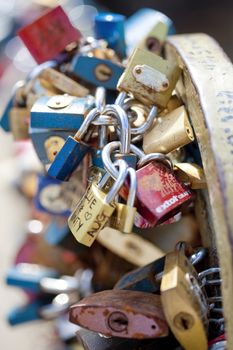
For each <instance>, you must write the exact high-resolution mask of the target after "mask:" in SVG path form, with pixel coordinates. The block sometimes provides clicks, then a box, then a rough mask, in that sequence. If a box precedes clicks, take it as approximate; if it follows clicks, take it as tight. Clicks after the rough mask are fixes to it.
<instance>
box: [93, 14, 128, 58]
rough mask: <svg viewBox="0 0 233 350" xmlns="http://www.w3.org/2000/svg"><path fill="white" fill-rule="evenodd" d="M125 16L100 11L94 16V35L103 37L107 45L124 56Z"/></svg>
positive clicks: (98, 37)
mask: <svg viewBox="0 0 233 350" xmlns="http://www.w3.org/2000/svg"><path fill="white" fill-rule="evenodd" d="M124 25H125V16H123V15H121V14H118V13H111V12H100V13H98V14H97V15H96V16H95V37H96V39H104V40H105V41H107V43H108V47H110V48H111V49H113V50H114V51H116V53H117V54H118V55H119V56H120V57H121V58H124V57H125V56H126V45H125V28H124Z"/></svg>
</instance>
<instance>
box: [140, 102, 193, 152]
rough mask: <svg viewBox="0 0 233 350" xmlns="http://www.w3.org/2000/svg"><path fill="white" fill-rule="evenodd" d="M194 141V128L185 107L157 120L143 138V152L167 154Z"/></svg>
mask: <svg viewBox="0 0 233 350" xmlns="http://www.w3.org/2000/svg"><path fill="white" fill-rule="evenodd" d="M193 140H194V135H193V130H192V126H191V124H190V122H189V119H188V115H187V112H186V109H185V107H184V106H181V107H178V108H176V109H175V110H173V111H172V112H170V113H168V114H166V115H165V116H163V117H162V118H160V119H158V120H156V123H155V125H154V126H153V128H152V129H151V130H150V131H148V132H146V133H145V135H144V136H143V150H144V152H145V153H155V152H159V153H166V154H167V153H169V152H172V151H174V150H175V149H177V148H180V147H183V146H185V145H187V144H188V143H190V142H192V141H193Z"/></svg>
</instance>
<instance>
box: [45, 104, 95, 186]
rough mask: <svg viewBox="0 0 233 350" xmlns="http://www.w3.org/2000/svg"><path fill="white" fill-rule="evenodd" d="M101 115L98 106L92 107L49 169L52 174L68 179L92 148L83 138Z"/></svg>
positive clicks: (55, 176) (58, 177)
mask: <svg viewBox="0 0 233 350" xmlns="http://www.w3.org/2000/svg"><path fill="white" fill-rule="evenodd" d="M99 115H100V112H99V111H98V109H97V108H94V109H92V110H91V111H90V112H89V113H88V115H87V117H86V118H85V120H84V122H83V123H82V125H81V127H80V129H79V130H78V132H77V133H76V134H75V135H74V137H72V136H69V137H68V139H67V140H66V142H65V144H64V145H63V147H62V148H61V150H60V152H59V153H58V154H57V156H56V158H55V159H54V161H53V163H52V164H51V166H50V168H49V170H48V174H49V175H50V176H52V177H54V178H56V179H59V180H62V181H68V179H69V178H70V176H71V174H72V173H73V172H74V170H75V169H76V168H77V167H78V165H79V164H80V163H81V161H82V159H83V158H84V156H85V155H86V154H87V153H88V152H89V150H90V146H89V145H88V144H87V143H84V142H82V141H81V139H82V138H83V137H84V135H85V134H86V132H87V129H88V127H89V126H90V125H91V123H92V122H93V120H94V119H95V118H97V117H98V116H99Z"/></svg>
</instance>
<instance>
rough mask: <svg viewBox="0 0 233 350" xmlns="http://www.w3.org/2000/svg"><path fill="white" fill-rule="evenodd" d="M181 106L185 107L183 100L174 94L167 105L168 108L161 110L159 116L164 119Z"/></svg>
mask: <svg viewBox="0 0 233 350" xmlns="http://www.w3.org/2000/svg"><path fill="white" fill-rule="evenodd" d="M181 106H183V102H182V100H181V99H180V98H179V97H178V96H177V95H176V94H174V93H173V95H172V96H171V97H170V99H169V101H168V103H167V106H166V108H159V110H158V116H159V117H163V116H165V115H166V114H168V113H170V112H172V111H174V109H176V108H178V107H181Z"/></svg>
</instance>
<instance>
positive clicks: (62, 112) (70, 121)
mask: <svg viewBox="0 0 233 350" xmlns="http://www.w3.org/2000/svg"><path fill="white" fill-rule="evenodd" d="M93 106H94V98H93V97H92V96H88V97H86V98H78V97H73V96H68V95H57V96H53V97H47V96H43V97H41V98H39V99H38V100H37V101H36V102H35V104H34V105H33V107H32V109H31V128H38V129H61V130H69V131H72V130H78V129H79V128H80V126H81V124H82V122H83V121H84V117H85V114H86V112H87V111H88V110H90V109H91V108H93Z"/></svg>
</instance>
